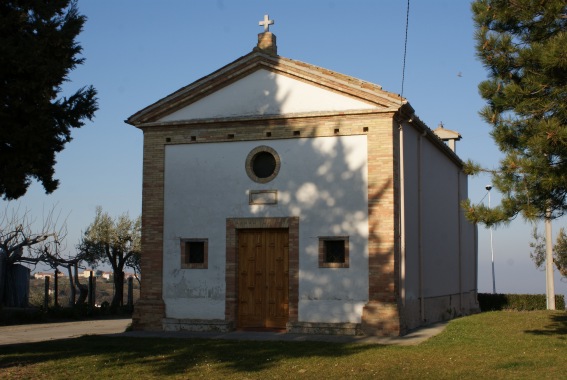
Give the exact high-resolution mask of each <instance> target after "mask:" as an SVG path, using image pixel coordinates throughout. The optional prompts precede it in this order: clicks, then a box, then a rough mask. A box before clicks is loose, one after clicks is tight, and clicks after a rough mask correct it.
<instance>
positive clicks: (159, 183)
mask: <svg viewBox="0 0 567 380" xmlns="http://www.w3.org/2000/svg"><path fill="white" fill-rule="evenodd" d="M165 133H167V132H164V131H159V130H158V131H154V130H152V129H151V128H150V129H146V130H144V160H143V181H142V186H143V189H142V248H141V251H142V252H141V289H140V299H139V300H138V302H136V305H134V312H133V314H132V328H133V329H134V330H146V331H161V330H163V326H162V320H163V318H165V316H166V315H165V303H164V301H163V227H164V163H165V145H164V141H166V138H165V137H166V136H165Z"/></svg>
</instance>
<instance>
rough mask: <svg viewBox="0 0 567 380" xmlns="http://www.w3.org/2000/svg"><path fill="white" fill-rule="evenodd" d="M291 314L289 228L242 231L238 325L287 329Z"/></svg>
mask: <svg viewBox="0 0 567 380" xmlns="http://www.w3.org/2000/svg"><path fill="white" fill-rule="evenodd" d="M288 314H289V232H288V230H287V229H275V228H267V229H242V230H239V231H238V322H237V325H238V327H239V328H243V329H247V328H250V329H263V328H265V329H283V328H285V327H286V323H287V321H288Z"/></svg>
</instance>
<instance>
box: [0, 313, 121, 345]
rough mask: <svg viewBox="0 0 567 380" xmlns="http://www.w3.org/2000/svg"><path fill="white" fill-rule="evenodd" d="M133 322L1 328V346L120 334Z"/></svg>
mask: <svg viewBox="0 0 567 380" xmlns="http://www.w3.org/2000/svg"><path fill="white" fill-rule="evenodd" d="M131 322H132V320H131V319H105V320H96V321H77V322H63V323H41V324H31V325H17V326H1V327H0V345H6V344H17V343H32V342H41V341H46V340H56V339H68V338H76V337H79V336H83V335H104V334H118V333H122V332H124V331H125V330H126V327H128V325H129V324H130V323H131Z"/></svg>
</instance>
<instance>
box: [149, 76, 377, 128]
mask: <svg viewBox="0 0 567 380" xmlns="http://www.w3.org/2000/svg"><path fill="white" fill-rule="evenodd" d="M375 108H377V107H376V106H374V105H372V104H369V103H365V102H362V101H359V100H356V99H353V98H352V97H347V96H344V95H341V94H339V93H337V92H334V91H328V90H324V89H322V88H320V87H317V86H314V85H312V84H307V83H305V82H302V81H299V80H296V79H293V78H290V77H288V76H285V75H282V74H277V73H274V72H271V71H268V70H263V69H260V70H257V71H255V72H253V73H252V74H250V75H248V76H246V77H244V78H242V79H240V80H238V81H237V82H235V83H232V84H230V85H228V86H226V87H224V88H222V89H220V90H218V91H216V92H214V93H212V94H210V95H208V96H207V97H206V98H203V99H201V100H198V101H196V102H195V103H192V104H190V105H189V106H187V107H184V108H182V109H180V110H178V111H176V112H173V113H171V114H169V115H167V116H165V117H163V118H162V119H161V120H160V121H176V120H195V119H207V118H216V117H234V116H238V117H240V116H259V115H282V114H290V113H302V112H321V111H347V110H353V109H357V110H359V109H375Z"/></svg>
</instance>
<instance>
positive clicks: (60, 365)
mask: <svg viewBox="0 0 567 380" xmlns="http://www.w3.org/2000/svg"><path fill="white" fill-rule="evenodd" d="M566 334H567V314H566V313H565V312H548V311H531V312H504V311H499V312H488V313H482V314H478V315H473V316H470V317H465V318H460V319H457V320H454V321H451V322H450V323H449V324H448V326H447V328H446V330H445V331H444V332H443V333H441V334H440V335H438V336H436V337H433V338H431V339H429V340H428V341H426V342H425V343H422V344H420V345H417V346H380V345H361V344H339V343H319V342H249V341H218V340H199V339H142V338H124V337H110V338H109V337H98V336H86V337H82V338H78V339H69V340H61V341H49V342H42V343H34V344H21V345H10V346H0V374H1V377H2V378H3V379H20V378H32V379H35V378H38V379H39V378H42V379H65V378H73V379H91V378H93V377H95V376H96V377H101V378H114V379H151V378H157V377H159V378H164V379H187V378H191V379H192V378H226V379H287V378H308V379H311V378H313V379H315V378H316V379H343V378H347V377H348V378H387V379H418V378H419V379H455V378H459V379H472V378H475V379H476V378H479V377H483V378H486V379H510V378H514V379H516V378H521V379H532V378H537V379H544V378H563V377H564V376H565V374H566V373H567V362H566V361H565V357H566V355H567V335H566Z"/></svg>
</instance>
